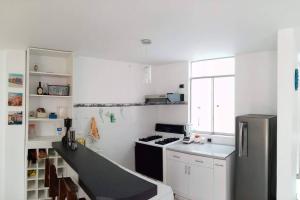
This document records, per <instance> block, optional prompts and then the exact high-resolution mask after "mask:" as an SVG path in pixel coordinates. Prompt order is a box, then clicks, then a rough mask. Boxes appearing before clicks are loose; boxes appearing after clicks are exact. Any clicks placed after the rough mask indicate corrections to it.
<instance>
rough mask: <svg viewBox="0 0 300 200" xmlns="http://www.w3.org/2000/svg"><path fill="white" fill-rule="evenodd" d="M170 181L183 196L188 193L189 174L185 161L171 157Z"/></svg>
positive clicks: (168, 164)
mask: <svg viewBox="0 0 300 200" xmlns="http://www.w3.org/2000/svg"><path fill="white" fill-rule="evenodd" d="M167 169H168V170H167V177H168V182H169V184H170V185H172V188H173V191H174V192H175V193H177V194H180V195H181V196H187V195H188V181H189V180H188V178H189V177H188V174H187V166H186V164H185V163H184V162H182V161H178V160H173V159H170V160H168V163H167Z"/></svg>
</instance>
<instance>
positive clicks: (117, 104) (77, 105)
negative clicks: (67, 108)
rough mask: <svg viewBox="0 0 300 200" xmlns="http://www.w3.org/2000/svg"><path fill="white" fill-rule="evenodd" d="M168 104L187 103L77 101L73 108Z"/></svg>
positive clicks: (183, 103)
mask: <svg viewBox="0 0 300 200" xmlns="http://www.w3.org/2000/svg"><path fill="white" fill-rule="evenodd" d="M159 105H162V106H168V105H187V102H185V101H184V102H176V103H78V104H74V108H80V107H130V106H159Z"/></svg>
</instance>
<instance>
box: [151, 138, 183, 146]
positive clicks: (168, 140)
mask: <svg viewBox="0 0 300 200" xmlns="http://www.w3.org/2000/svg"><path fill="white" fill-rule="evenodd" d="M177 140H180V138H174V137H172V138H166V139H162V140H158V141H156V142H155V144H161V145H165V144H169V143H171V142H175V141H177Z"/></svg>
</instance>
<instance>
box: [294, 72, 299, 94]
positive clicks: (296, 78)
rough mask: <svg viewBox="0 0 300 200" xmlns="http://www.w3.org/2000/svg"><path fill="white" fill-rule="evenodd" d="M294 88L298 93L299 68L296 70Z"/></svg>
mask: <svg viewBox="0 0 300 200" xmlns="http://www.w3.org/2000/svg"><path fill="white" fill-rule="evenodd" d="M294 87H295V91H298V87H299V69H298V68H296V69H295V80H294Z"/></svg>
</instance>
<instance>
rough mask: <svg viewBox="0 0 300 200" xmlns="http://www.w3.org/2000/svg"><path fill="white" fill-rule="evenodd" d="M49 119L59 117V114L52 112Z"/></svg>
mask: <svg viewBox="0 0 300 200" xmlns="http://www.w3.org/2000/svg"><path fill="white" fill-rule="evenodd" d="M49 119H57V114H56V113H54V112H52V113H50V114H49Z"/></svg>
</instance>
